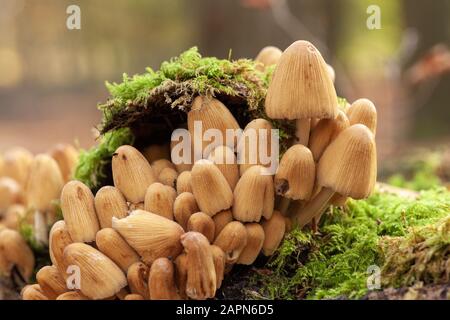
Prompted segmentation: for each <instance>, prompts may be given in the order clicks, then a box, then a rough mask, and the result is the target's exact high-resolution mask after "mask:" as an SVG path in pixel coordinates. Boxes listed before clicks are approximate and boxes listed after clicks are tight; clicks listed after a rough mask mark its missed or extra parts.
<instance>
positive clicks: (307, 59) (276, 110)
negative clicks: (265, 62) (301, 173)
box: [265, 41, 338, 146]
mask: <svg viewBox="0 0 450 320" xmlns="http://www.w3.org/2000/svg"><path fill="white" fill-rule="evenodd" d="M337 108H338V101H337V95H336V90H335V88H334V85H333V81H332V79H331V77H330V75H329V73H328V68H327V64H326V63H325V61H324V59H323V58H322V55H321V54H320V52H319V51H318V50H317V49H316V48H315V47H314V46H313V45H312V44H311V43H309V42H308V41H296V42H294V43H293V44H291V45H290V46H289V47H288V48H287V49H286V50H285V51H284V52H283V54H282V55H281V57H280V59H279V61H278V63H277V66H276V68H275V71H274V74H273V77H272V80H271V82H270V85H269V89H268V90H267V96H266V100H265V109H266V113H267V115H268V116H269V117H270V118H272V119H288V120H296V127H297V133H296V136H297V139H298V143H300V144H303V145H305V146H307V145H308V140H309V134H310V119H311V118H320V119H323V118H330V119H334V118H335V117H336V113H337V110H338V109H337Z"/></svg>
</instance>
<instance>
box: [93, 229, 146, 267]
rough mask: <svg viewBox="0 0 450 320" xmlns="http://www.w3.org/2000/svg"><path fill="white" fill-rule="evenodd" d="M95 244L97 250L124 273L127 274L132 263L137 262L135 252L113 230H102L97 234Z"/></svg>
mask: <svg viewBox="0 0 450 320" xmlns="http://www.w3.org/2000/svg"><path fill="white" fill-rule="evenodd" d="M95 243H96V245H97V247H98V249H99V250H100V251H101V252H102V253H103V254H105V255H106V256H107V257H108V258H110V259H111V260H112V261H114V263H116V264H117V265H118V266H119V267H120V268H121V269H122V270H123V271H124V272H127V270H128V268H129V267H130V266H131V265H132V264H133V263H135V262H138V261H139V255H138V254H137V253H136V251H134V249H133V248H131V247H130V245H129V244H128V243H127V242H126V241H125V240H124V239H123V238H122V237H121V236H120V234H119V233H118V232H117V231H116V230H114V229H111V228H104V229H102V230H100V231H99V232H97V236H96V237H95Z"/></svg>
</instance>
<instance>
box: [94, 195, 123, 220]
mask: <svg viewBox="0 0 450 320" xmlns="http://www.w3.org/2000/svg"><path fill="white" fill-rule="evenodd" d="M94 204H95V211H96V213H97V217H98V220H99V222H100V226H101V228H111V223H112V217H116V218H119V219H121V218H125V217H126V216H127V215H128V205H127V201H126V200H125V197H124V196H123V194H122V193H121V192H120V191H119V189H117V188H115V187H111V186H105V187H102V188H101V189H100V190H98V191H97V194H96V195H95V199H94Z"/></svg>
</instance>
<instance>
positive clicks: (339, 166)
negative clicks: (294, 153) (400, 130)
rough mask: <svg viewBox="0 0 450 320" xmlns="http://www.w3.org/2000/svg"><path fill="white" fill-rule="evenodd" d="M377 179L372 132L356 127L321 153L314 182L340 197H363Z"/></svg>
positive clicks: (342, 133) (341, 135) (344, 132)
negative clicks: (338, 194)
mask: <svg viewBox="0 0 450 320" xmlns="http://www.w3.org/2000/svg"><path fill="white" fill-rule="evenodd" d="M376 177H377V152H376V146H375V140H374V137H373V134H372V132H371V131H370V130H369V129H368V128H367V127H366V126H364V125H362V124H355V125H352V126H350V127H348V128H347V129H345V130H344V131H342V132H341V133H340V134H339V136H338V137H337V138H336V140H334V141H333V142H332V143H331V144H330V145H329V146H328V148H327V149H326V150H325V152H324V153H323V155H322V157H321V158H320V161H319V164H318V168H317V179H318V180H317V181H318V184H319V185H320V186H322V187H327V188H330V189H332V190H334V191H335V192H338V193H340V194H341V195H343V196H349V197H352V198H354V199H362V198H366V197H368V196H369V195H370V193H371V192H372V189H373V187H374V185H375V182H376Z"/></svg>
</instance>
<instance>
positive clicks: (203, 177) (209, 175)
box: [191, 160, 233, 216]
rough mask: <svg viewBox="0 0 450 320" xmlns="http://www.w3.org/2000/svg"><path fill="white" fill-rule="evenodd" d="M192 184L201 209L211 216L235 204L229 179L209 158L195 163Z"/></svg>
mask: <svg viewBox="0 0 450 320" xmlns="http://www.w3.org/2000/svg"><path fill="white" fill-rule="evenodd" d="M191 186H192V193H193V194H194V196H195V199H196V200H197V204H198V206H199V208H200V210H201V211H202V212H204V213H206V214H208V215H210V216H213V215H215V214H216V213H217V212H219V211H222V210H225V209H228V208H230V207H231V205H232V204H233V193H232V191H231V188H230V185H229V184H228V181H227V180H226V179H225V177H224V176H223V174H222V172H220V170H219V168H217V167H216V166H215V165H214V164H213V163H212V162H211V161H209V160H199V161H197V162H196V163H195V164H194V166H193V167H192V171H191Z"/></svg>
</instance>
